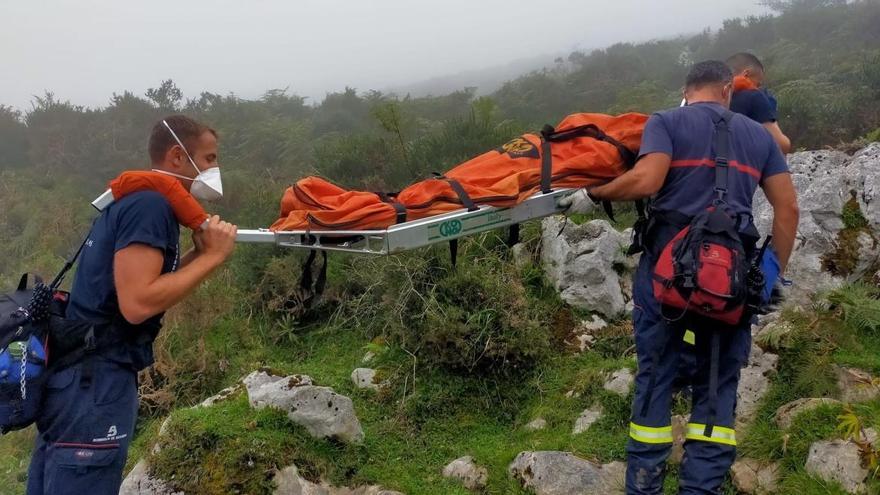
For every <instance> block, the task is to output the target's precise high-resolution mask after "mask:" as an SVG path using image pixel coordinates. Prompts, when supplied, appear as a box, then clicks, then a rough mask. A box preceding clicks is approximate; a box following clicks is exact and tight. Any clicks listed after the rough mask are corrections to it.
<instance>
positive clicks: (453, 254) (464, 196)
mask: <svg viewBox="0 0 880 495" xmlns="http://www.w3.org/2000/svg"><path fill="white" fill-rule="evenodd" d="M434 176H435V177H436V178H437V179H440V180H445V181H446V182H448V183H449V187H451V188H452V190H453V191H455V194H456V195H458V200H459V201H461V204H462V205H463V206H464V207H465V208H467V211H477V210H479V209H480V207H479V206H477V204H476V203H474V200H473V199H471V197H470V195H468V193H467V191H465V190H464V188H463V187H461V183H459V182H458V181H457V180H455V179H450V178H449V177H446V176H445V175H443V174H438V173H436V172H435V173H434ZM449 258H450V260H451V262H452V267H453V268H455V266H456V263H458V239H452V240H451V241H449Z"/></svg>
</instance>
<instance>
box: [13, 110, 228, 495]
mask: <svg viewBox="0 0 880 495" xmlns="http://www.w3.org/2000/svg"><path fill="white" fill-rule="evenodd" d="M149 155H150V160H151V162H152V168H153V169H154V170H156V171H158V172H160V173H164V174H168V175H172V176H175V177H177V178H178V179H179V180H180V182H181V183H182V184H183V186H184V187H185V188H186V189H187V190H190V191H191V193H192V194H193V195H194V196H195V197H196V199H201V200H205V199H216V198H218V197H219V196H220V195H221V194H222V185H221V184H220V176H219V165H218V163H217V156H218V152H217V133H216V132H215V131H214V130H213V129H210V128H209V127H206V126H205V125H203V124H200V123H198V122H196V121H194V120H192V119H190V118H188V117H185V116H182V115H176V116H171V117H168V118H166V119H165V120H164V121H160V122H159V123H157V124H156V125H155V126H154V127H153V130H152V134H151V135H150V139H149ZM235 234H236V227H235V225H232V224H230V223H227V222H225V221H222V220H220V218H219V217H218V216H216V215H215V216H213V217H211V218H210V219H209V220H208V221H207V222H206V224H205V225H204V226H203V227H202V228H201V230H199V231H197V232H195V233H194V234H193V235H192V240H193V244H194V246H195V247H194V248H193V249H192V250H190V251H188V252H187V253H186V254H183V255H182V256H181V255H179V253H178V247H179V237H180V232H179V225H178V222H177V220H176V218H175V216H174V213H173V211H172V209H171V206H170V204H169V203H168V201H167V200H166V199H165V197H163V196H162V195H161V194H159V193H158V192H154V191H142V192H137V193H133V194H130V195H128V196H125V197H123V198H122V199H120V200H118V201H116V202H115V203H113V204H111V205H110V206H109V207H107V208H106V209H105V210H104V211H103V212H102V213H101V214H100V216H99V217H98V218H97V220H96V222H95V224H94V226H93V227H92V230H91V231H90V233H89V236H88V239H87V241H86V243H85V244H84V247H83V251H82V253H81V255H80V258H79V267H78V269H77V272H76V277H75V279H74V281H73V287H72V290H71V299H70V302H69V305H68V313H67V317H68V318H69V319H71V321H72V320H73V319H75V320H79V321H88V322H95V325H96V328H101V329H102V330H101V331H107V332H120V335H119V343H118V344H117V345H114V346H112V347H109V348H104V349H102V348H101V347H100V346H99V347H98V348H97V350H96V351H95V352H94V353H93V354H91V355H89V356H87V357H85V358H84V359H82V360H80V362H78V363H76V364H74V365H72V366H70V367H67V368H64V369H61V370H60V371H58V372H55V373H53V374H52V375H51V376H50V377H48V381H47V386H46V392H45V398H44V404H43V411H42V413H41V416H40V418H39V419H38V420H37V433H38V434H37V439H36V445H35V448H34V452H33V455H32V457H31V464H30V468H29V471H28V480H27V493H28V495H42V494H45V495H64V494H71V495H72V494H77V495H81V494H84V493H88V494H94V495H111V494H113V495H115V494H116V493H118V491H119V486H120V484H121V481H122V470H123V467H124V466H125V461H126V456H127V452H128V446H129V442H130V441H131V438H132V436H133V434H134V425H135V419H136V417H137V411H138V390H137V372H138V371H140V370H142V369H144V368H146V367H147V366H150V365H151V364H152V363H153V349H152V344H153V340H154V338H155V337H156V334H157V333H158V331H159V329H160V327H161V319H162V315H163V314H164V312H165V311H166V310H168V309H169V308H171V307H172V306H174V305H175V304H177V303H179V302H180V301H181V300H182V299H183V298H185V297H186V296H187V295H189V294H190V293H192V292H193V291H194V290H195V289H196V288H197V287H198V286H199V284H201V283H202V282H203V281H204V280H205V279H206V278H207V277H208V276H209V275H210V274H211V273H212V272H213V271H215V270H216V269H217V268H219V267H220V266H221V265H222V264H223V262H224V261H225V260H226V259H227V258H228V257H229V256H230V255H231V254H232V251H233V247H234V242H235ZM107 321H113V322H114V323H113V324H112V326H110V327H105V326H101V327H97V325H99V324H100V323H101V322H107ZM101 337H102V336H98V338H99V341H100V338H101Z"/></svg>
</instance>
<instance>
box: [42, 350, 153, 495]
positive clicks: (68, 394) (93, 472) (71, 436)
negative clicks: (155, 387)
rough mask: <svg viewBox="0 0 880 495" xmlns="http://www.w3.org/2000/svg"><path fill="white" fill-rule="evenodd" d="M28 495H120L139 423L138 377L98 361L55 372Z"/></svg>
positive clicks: (47, 394) (96, 358)
mask: <svg viewBox="0 0 880 495" xmlns="http://www.w3.org/2000/svg"><path fill="white" fill-rule="evenodd" d="M44 394H45V396H44V399H43V401H44V403H43V411H42V414H41V416H40V418H39V419H38V420H37V439H36V445H35V447H34V453H33V456H32V457H31V465H30V469H29V470H28V480H27V495H67V494H70V495H74V494H77V495H81V494H86V493H87V494H89V495H116V494H117V493H119V485H120V484H121V483H122V470H123V468H124V467H125V459H126V457H127V453H128V445H129V442H130V441H131V437H132V436H133V435H134V424H135V419H136V418H137V410H138V394H137V374H136V373H135V371H134V370H133V369H132V368H130V367H127V366H124V365H120V364H117V363H115V362H113V361H109V360H106V359H104V358H101V357H99V356H91V357H88V358H86V360H85V361H83V362H80V363H78V364H76V365H73V366H70V367H68V368H65V369H62V370H59V371H57V372H54V373H53V374H52V376H50V377H49V378H48V381H47V384H46V390H45V392H44Z"/></svg>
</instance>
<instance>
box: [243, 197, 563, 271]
mask: <svg viewBox="0 0 880 495" xmlns="http://www.w3.org/2000/svg"><path fill="white" fill-rule="evenodd" d="M575 190H576V189H569V188H564V189H556V190H553V191H551V192H549V193H546V194H544V193H541V192H538V193H536V194H534V195H532V196H531V197H530V198H528V199H526V200H525V201H523V202H521V203H519V204H518V205H516V206H513V207H510V208H497V207H494V206H487V205H484V206H481V207H480V208H479V209H477V210H474V211H468V210H467V209H461V210H456V211H453V212H450V213H445V214H442V215H436V216H432V217H428V218H422V219H419V220H413V221H410V222H404V223H400V224H397V225H393V226H391V227H388V228H386V229H381V230H350V231H344V230H342V231H341V230H324V231H322V230H294V231H274V232H273V231H271V230H268V229H239V230H238V236H237V239H236V241H237V242H241V243H259V244H274V245H276V246H278V247H283V248H300V249H308V250H318V251H336V252H346V253H358V254H373V255H387V254H395V253H401V252H403V251H409V250H412V249H417V248H420V247H425V246H430V245H432V244H437V243H441V242H448V241H452V240H455V239H458V238H461V237H467V236H471V235H474V234H478V233H480V232H485V231H488V230H492V229H497V228H502V227H507V226H510V225H514V224H518V223H522V222H526V221H529V220H537V219H540V218H544V217H547V216H550V215H554V214H557V213H562V211H563V210H562V208H560V207H558V206H557V201H558V200H559V199H560V198H562V197H563V196H566V195H568V194H571V193H573V192H575Z"/></svg>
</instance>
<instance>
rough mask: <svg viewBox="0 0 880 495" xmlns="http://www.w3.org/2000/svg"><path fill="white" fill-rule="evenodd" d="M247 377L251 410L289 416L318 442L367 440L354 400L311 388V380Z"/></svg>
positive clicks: (297, 376)
mask: <svg viewBox="0 0 880 495" xmlns="http://www.w3.org/2000/svg"><path fill="white" fill-rule="evenodd" d="M259 373H260V374H257V375H254V374H253V373H252V374H251V375H248V378H251V379H250V380H249V379H248V378H245V380H244V383H245V386H246V388H247V392H248V400H249V401H250V404H251V407H254V408H257V409H261V408H263V407H274V408H277V409H280V410H282V411H284V412H286V413H287V417H288V418H290V420H291V421H293V422H294V423H297V424H299V425H302V426H304V427H305V428H306V429H307V430H308V431H309V433H311V434H312V436H314V437H316V438H327V437H333V438H337V439H339V440H341V441H343V442H349V443H360V442H361V441H363V439H364V432H363V430H362V429H361V424H360V421H359V420H358V418H357V415H355V412H354V405H353V404H352V401H351V399H349V398H348V397H345V396H344V395H339V394H337V393H336V392H334V391H333V389H331V388H328V387H317V386H314V385H312V380H311V378H309V377H308V376H303V375H291V376H287V377H277V376H271V375H267V376H262V375H266V373H265V372H259Z"/></svg>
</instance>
